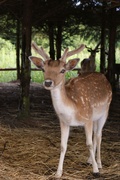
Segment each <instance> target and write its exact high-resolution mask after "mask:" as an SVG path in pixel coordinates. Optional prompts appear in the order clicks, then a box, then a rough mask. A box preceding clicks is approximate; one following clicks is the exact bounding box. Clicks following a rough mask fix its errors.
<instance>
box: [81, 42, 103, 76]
mask: <svg viewBox="0 0 120 180" xmlns="http://www.w3.org/2000/svg"><path fill="white" fill-rule="evenodd" d="M99 45H100V42H99V43H98V44H97V45H96V47H95V48H94V49H92V48H90V47H88V46H85V47H86V48H87V50H88V52H90V53H91V54H90V56H89V58H85V59H83V60H82V61H81V70H80V71H79V72H78V74H83V73H86V72H95V70H96V64H95V57H96V53H97V52H99V49H98V47H99Z"/></svg>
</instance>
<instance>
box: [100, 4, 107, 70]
mask: <svg viewBox="0 0 120 180" xmlns="http://www.w3.org/2000/svg"><path fill="white" fill-rule="evenodd" d="M105 8H106V6H105V4H103V9H102V26H101V53H100V72H101V73H105V37H106V10H105Z"/></svg>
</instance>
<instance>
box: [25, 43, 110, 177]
mask: <svg viewBox="0 0 120 180" xmlns="http://www.w3.org/2000/svg"><path fill="white" fill-rule="evenodd" d="M32 47H33V48H34V50H35V51H36V52H37V53H38V54H39V55H40V56H41V57H42V58H41V57H36V56H32V55H31V56H29V57H28V58H29V60H30V61H31V62H32V63H33V64H34V65H35V66H36V67H37V68H39V69H41V70H42V71H43V73H44V82H43V86H44V88H45V89H47V90H49V91H50V94H51V98H52V103H53V106H54V109H55V111H56V114H57V115H58V117H59V122H60V129H61V151H60V159H59V163H58V168H57V172H56V174H55V177H56V178H60V177H61V176H62V174H63V163H64V159H65V154H66V151H67V143H68V138H69V134H70V133H69V132H70V127H71V126H83V127H84V129H85V135H86V145H87V147H88V149H89V153H90V156H89V158H88V163H90V164H91V165H92V168H93V174H99V168H102V163H101V141H102V129H103V126H104V124H105V122H106V120H107V117H108V112H109V106H110V103H111V99H112V90H111V85H110V83H109V82H108V80H107V79H106V77H105V76H104V75H103V74H101V73H98V72H93V73H86V74H82V75H81V76H77V77H74V78H71V79H70V80H69V81H68V82H67V83H66V82H65V74H66V72H68V71H70V70H73V69H74V68H75V66H76V65H77V64H78V62H79V58H74V59H70V60H68V62H67V61H66V59H67V58H68V57H71V56H72V55H73V54H77V53H79V52H81V51H82V50H83V49H84V47H85V46H84V45H83V44H82V45H80V47H79V48H78V49H75V50H72V51H69V48H66V49H65V51H64V53H63V55H62V56H61V58H60V59H58V60H52V59H51V58H50V57H49V55H48V54H47V53H46V52H45V50H44V49H43V48H39V47H37V45H36V44H35V43H33V44H32ZM93 135H94V136H93ZM92 136H93V137H92ZM96 152H97V159H96V158H95V156H96Z"/></svg>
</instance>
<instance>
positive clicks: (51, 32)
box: [49, 23, 55, 59]
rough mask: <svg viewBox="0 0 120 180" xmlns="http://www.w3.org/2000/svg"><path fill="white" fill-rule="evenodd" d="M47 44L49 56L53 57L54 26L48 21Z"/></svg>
mask: <svg viewBox="0 0 120 180" xmlns="http://www.w3.org/2000/svg"><path fill="white" fill-rule="evenodd" d="M49 45H50V52H49V53H50V57H51V58H52V59H55V49H54V27H53V24H51V23H49Z"/></svg>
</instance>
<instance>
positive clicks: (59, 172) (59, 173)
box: [55, 171, 62, 179]
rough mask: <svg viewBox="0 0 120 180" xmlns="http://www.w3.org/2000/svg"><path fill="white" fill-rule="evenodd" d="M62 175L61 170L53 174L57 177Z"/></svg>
mask: <svg viewBox="0 0 120 180" xmlns="http://www.w3.org/2000/svg"><path fill="white" fill-rule="evenodd" d="M61 176H62V171H57V173H56V174H55V178H56V179H59V178H60V177H61Z"/></svg>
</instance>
